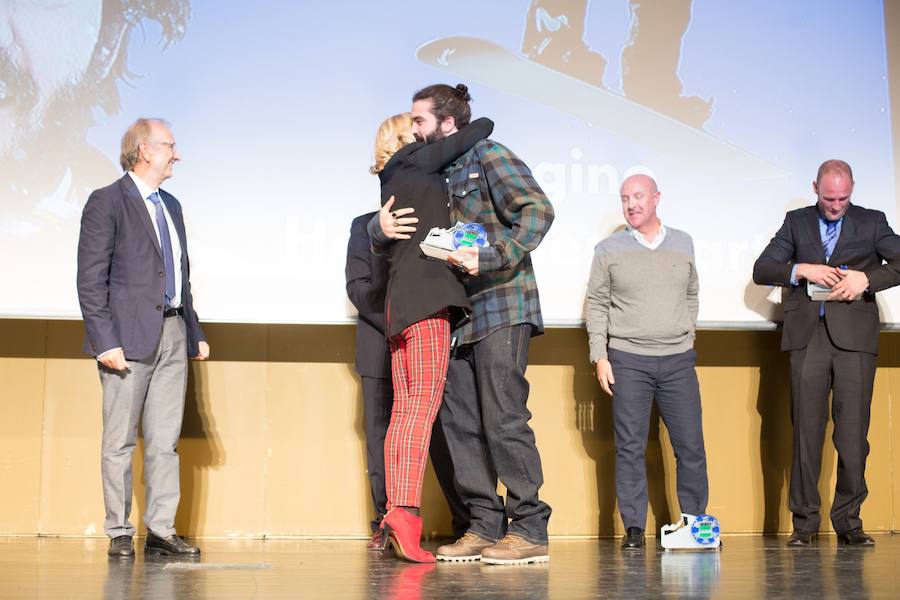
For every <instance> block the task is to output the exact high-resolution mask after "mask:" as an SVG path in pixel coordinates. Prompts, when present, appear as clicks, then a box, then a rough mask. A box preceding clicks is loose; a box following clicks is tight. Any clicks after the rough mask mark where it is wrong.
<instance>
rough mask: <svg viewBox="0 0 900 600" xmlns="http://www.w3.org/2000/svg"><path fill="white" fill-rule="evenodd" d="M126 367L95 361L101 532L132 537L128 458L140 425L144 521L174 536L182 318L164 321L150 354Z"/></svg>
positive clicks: (183, 380) (183, 375)
mask: <svg viewBox="0 0 900 600" xmlns="http://www.w3.org/2000/svg"><path fill="white" fill-rule="evenodd" d="M128 363H129V365H130V369H129V370H127V371H124V372H123V371H113V370H110V369H107V368H106V367H104V366H103V365H102V364H100V363H98V365H99V368H100V383H101V385H102V386H103V444H102V449H101V463H100V464H101V474H102V477H103V502H104V505H105V506H106V521H105V522H104V530H105V531H106V534H107V535H108V536H110V537H117V536H120V535H127V536H133V535H134V532H135V528H134V526H133V525H132V524H131V523H130V522H129V520H128V518H129V516H130V514H131V496H132V484H131V455H132V453H133V452H134V447H135V445H136V444H137V437H138V425H139V424H140V425H141V428H142V431H143V436H144V481H145V482H146V488H147V494H146V500H147V507H146V510H145V514H144V523H145V524H146V525H147V529H149V530H150V531H152V532H153V533H155V534H157V535H160V536H163V537H166V536H169V535H172V534H173V533H175V527H174V526H175V512H176V511H177V510H178V501H179V499H180V498H181V491H180V485H179V467H178V452H177V451H176V449H175V447H176V445H177V444H178V438H179V436H180V435H181V420H182V417H183V415H184V394H185V391H186V389H187V342H186V336H185V324H184V321H183V320H182V318H181V317H170V318H168V319H164V320H163V329H162V335H161V336H160V340H159V342H158V343H157V345H156V350H155V351H154V353H153V354H152V355H151V356H150V357H148V358H146V359H144V360H134V359H131V358H128Z"/></svg>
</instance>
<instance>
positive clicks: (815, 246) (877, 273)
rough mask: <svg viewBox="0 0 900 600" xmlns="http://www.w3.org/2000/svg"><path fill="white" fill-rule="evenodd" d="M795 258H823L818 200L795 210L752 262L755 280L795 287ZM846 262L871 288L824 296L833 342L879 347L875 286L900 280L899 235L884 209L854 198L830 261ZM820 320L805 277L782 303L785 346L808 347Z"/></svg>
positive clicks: (858, 347) (805, 260)
mask: <svg viewBox="0 0 900 600" xmlns="http://www.w3.org/2000/svg"><path fill="white" fill-rule="evenodd" d="M797 263H810V264H825V248H824V246H823V245H822V236H821V234H820V233H819V212H818V210H817V209H816V207H815V206H807V207H805V208H800V209H797V210H793V211H791V212H789V213H787V215H786V216H785V219H784V224H783V225H782V226H781V229H779V230H778V232H777V233H776V234H775V237H774V238H772V241H771V242H769V245H768V246H767V247H766V249H765V250H763V253H762V254H761V255H760V257H759V258H758V259H757V260H756V264H755V265H753V281H754V282H755V283H758V284H762V285H781V286H786V287H791V270H792V269H793V267H794V265H795V264H797ZM827 264H829V265H831V266H834V267H837V266H841V265H847V267H849V268H850V269H853V270H856V271H862V272H864V273H865V274H866V275H867V276H868V277H869V289H868V291H867V292H866V293H864V294H863V295H862V297H861V298H860V299H858V300H854V301H853V302H837V301H835V302H826V303H825V319H826V321H827V322H828V333H829V335H830V336H831V339H832V341H833V342H834V345H835V346H837V347H838V348H841V349H843V350H851V351H855V352H868V353H871V354H877V353H878V333H879V331H880V326H879V320H878V305H877V304H876V303H875V292H878V291H881V290H884V289H887V288H890V287H893V286H895V285H897V284H900V236H898V235H896V234H895V233H894V232H893V230H892V229H891V227H890V226H889V225H888V223H887V219H886V218H885V216H884V213H883V212H881V211H877V210H870V209H867V208H862V207H861V206H856V205H853V204H851V205H850V206H849V207H848V209H847V212H846V213H844V222H843V224H842V225H841V236H840V238H838V241H837V244H836V245H835V247H834V252H833V253H832V255H831V258H830V259H829V261H828V263H827ZM818 320H819V302H813V301H812V300H811V299H810V297H809V295H808V294H807V293H806V281H803V280H801V281H800V285H797V286H793V288H792V289H791V291H790V294H789V295H788V297H787V300H785V303H784V333H783V334H782V337H781V349H782V350H800V349H802V348H805V347H806V345H807V344H808V343H809V340H810V338H811V337H812V334H813V331H814V330H815V327H816V323H817V322H818Z"/></svg>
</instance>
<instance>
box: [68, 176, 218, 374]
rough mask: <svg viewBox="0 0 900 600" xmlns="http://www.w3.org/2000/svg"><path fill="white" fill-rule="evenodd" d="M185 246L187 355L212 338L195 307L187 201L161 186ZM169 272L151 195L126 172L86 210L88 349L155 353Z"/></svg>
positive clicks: (83, 272) (82, 245) (82, 248)
mask: <svg viewBox="0 0 900 600" xmlns="http://www.w3.org/2000/svg"><path fill="white" fill-rule="evenodd" d="M159 195H160V197H161V198H162V201H163V202H164V203H165V205H166V209H167V210H168V211H169V215H170V216H171V217H172V222H173V224H174V225H175V231H176V233H177V234H178V240H179V242H180V243H181V275H182V280H181V298H182V307H183V308H184V322H185V324H186V329H187V349H188V356H196V355H197V354H198V353H199V350H198V346H197V345H198V342H200V341H205V340H206V338H205V337H204V335H203V330H202V329H201V328H200V323H199V320H198V318H197V313H196V312H194V301H193V297H192V295H191V283H190V261H189V259H188V251H187V238H186V236H185V231H184V218H183V216H182V213H181V205H180V204H179V203H178V200H176V199H175V197H174V196H172V195H171V194H169V193H168V192H165V191H163V190H159ZM165 297H166V275H165V267H164V265H163V257H162V250H161V249H160V247H159V241H158V239H157V237H156V230H155V228H154V227H153V223H152V221H151V220H150V214H149V213H148V211H147V207H146V204H145V203H144V199H143V198H141V194H140V192H138V189H137V186H135V184H134V181H132V179H131V176H130V175H128V174H127V173H126V174H125V175H124V176H123V177H122V178H121V179H119V180H118V181H116V182H114V183H112V184H111V185H108V186H106V187H104V188H100V189H99V190H95V191H94V192H93V193H92V194H91V196H90V198H88V201H87V204H86V205H85V207H84V212H83V213H82V215H81V234H80V237H79V239H78V300H79V303H80V304H81V314H82V316H83V317H84V327H85V330H86V334H87V335H86V336H85V341H84V351H85V352H87V353H88V354H91V355H92V356H96V355H98V354H100V353H102V352H105V351H107V350H111V349H112V348H117V347H121V348H122V349H123V350H124V352H125V358H129V359H135V360H141V359H144V358H147V357H148V356H150V355H152V354H153V351H154V350H155V349H156V345H157V342H159V338H160V336H161V335H162V325H163V307H164V306H163V305H164V304H165Z"/></svg>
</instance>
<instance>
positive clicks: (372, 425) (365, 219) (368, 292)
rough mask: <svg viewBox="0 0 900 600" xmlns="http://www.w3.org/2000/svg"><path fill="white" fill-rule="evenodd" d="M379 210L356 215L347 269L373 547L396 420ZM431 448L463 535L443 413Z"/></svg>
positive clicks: (465, 522) (456, 528)
mask: <svg viewBox="0 0 900 600" xmlns="http://www.w3.org/2000/svg"><path fill="white" fill-rule="evenodd" d="M377 214H378V213H377V212H370V213H367V214H364V215H361V216H359V217H356V218H355V219H353V224H352V225H351V226H350V240H349V241H348V242H347V264H346V267H345V269H344V273H345V275H346V280H347V296H348V297H349V298H350V301H351V302H352V303H353V306H355V307H356V310H357V311H358V312H359V318H358V319H357V324H356V372H357V373H358V374H359V377H360V379H361V380H362V389H363V412H364V414H365V428H366V459H367V465H368V471H369V485H370V487H371V491H372V503H373V505H374V506H375V518H374V519H373V520H372V523H371V525H372V539H371V540H370V541H369V546H368V547H369V549H370V550H377V549H381V547H382V545H383V544H382V543H381V529H379V525H380V524H381V519H382V517H384V514H385V512H386V511H387V491H386V488H385V482H384V472H385V466H384V438H385V435H386V434H387V429H388V425H390V422H391V408H392V407H393V404H394V389H393V386H392V385H391V354H390V346H389V345H388V341H387V338H386V337H385V333H384V299H385V295H386V294H387V282H388V274H389V269H390V263H389V261H388V258H387V256H386V255H380V254H375V253H373V252H372V249H371V242H370V239H369V233H368V231H367V230H366V225H368V223H369V221H371V220H372V218H373V217H374V216H375V215H377ZM429 451H430V454H431V463H432V467H433V468H434V472H435V474H436V475H437V478H438V483H439V484H440V486H441V489H442V491H443V492H444V497H445V498H446V499H447V504H448V505H449V507H450V514H451V517H452V528H453V533H454V535H455V536H460V535H462V534H463V533H465V531H466V529H468V527H469V517H468V514H469V513H468V509H466V506H465V504H464V503H463V502H462V500H461V499H460V497H459V494H457V492H456V488H455V487H454V484H453V464H452V463H451V461H450V455H449V451H448V450H447V441H446V439H445V438H444V431H443V429H441V428H440V425H439V424H438V420H437V419H435V424H434V428H433V430H432V434H431V445H430V447H429Z"/></svg>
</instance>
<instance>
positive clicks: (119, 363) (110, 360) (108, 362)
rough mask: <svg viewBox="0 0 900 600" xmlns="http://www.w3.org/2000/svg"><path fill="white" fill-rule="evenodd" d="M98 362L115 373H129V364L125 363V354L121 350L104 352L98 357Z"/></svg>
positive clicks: (114, 349)
mask: <svg viewBox="0 0 900 600" xmlns="http://www.w3.org/2000/svg"><path fill="white" fill-rule="evenodd" d="M97 360H98V361H100V364H101V365H103V366H104V367H106V368H107V369H112V370H113V371H127V370H128V368H129V367H128V363H127V362H125V352H123V351H122V349H121V348H113V349H112V350H109V351H108V352H104V353H103V354H102V355H101V356H98V357H97Z"/></svg>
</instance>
